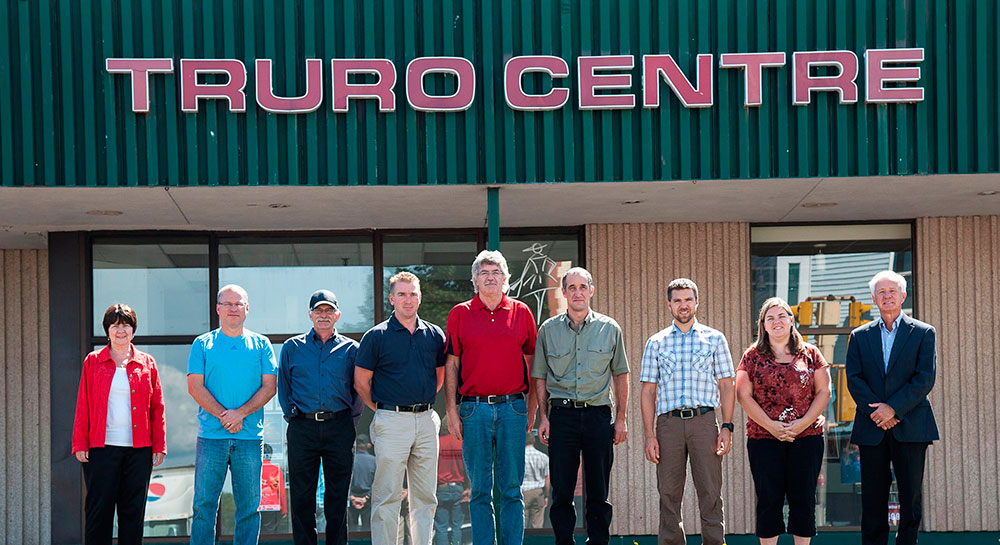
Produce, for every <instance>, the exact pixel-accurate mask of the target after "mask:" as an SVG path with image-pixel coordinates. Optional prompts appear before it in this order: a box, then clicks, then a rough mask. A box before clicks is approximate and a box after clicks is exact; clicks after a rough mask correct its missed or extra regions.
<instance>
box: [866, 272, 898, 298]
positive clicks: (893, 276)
mask: <svg viewBox="0 0 1000 545" xmlns="http://www.w3.org/2000/svg"><path fill="white" fill-rule="evenodd" d="M883 280H889V281H891V282H893V283H894V284H896V286H897V287H898V288H899V291H901V292H903V293H906V278H903V275H901V274H899V273H897V272H893V271H882V272H879V273H876V274H875V276H873V277H872V279H871V281H869V282H868V291H870V292H871V294H872V299H874V298H875V284H878V283H879V282H881V281H883Z"/></svg>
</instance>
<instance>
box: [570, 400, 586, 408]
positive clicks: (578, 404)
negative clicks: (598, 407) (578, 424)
mask: <svg viewBox="0 0 1000 545" xmlns="http://www.w3.org/2000/svg"><path fill="white" fill-rule="evenodd" d="M570 403H572V404H573V408H574V409H586V408H587V404H586V403H584V402H583V401H576V400H574V401H570Z"/></svg>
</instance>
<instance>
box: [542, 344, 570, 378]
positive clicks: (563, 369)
mask: <svg viewBox="0 0 1000 545" xmlns="http://www.w3.org/2000/svg"><path fill="white" fill-rule="evenodd" d="M572 361H573V351H572V350H567V351H566V352H559V351H548V352H546V353H545V362H546V363H548V365H549V370H551V371H552V374H553V375H554V376H556V377H563V376H565V375H566V373H568V372H569V370H570V364H571V363H572Z"/></svg>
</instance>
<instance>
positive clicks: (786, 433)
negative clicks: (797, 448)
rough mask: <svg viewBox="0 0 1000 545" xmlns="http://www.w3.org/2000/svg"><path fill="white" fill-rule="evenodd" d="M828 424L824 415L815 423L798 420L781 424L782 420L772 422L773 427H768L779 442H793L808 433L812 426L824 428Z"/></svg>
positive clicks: (802, 419)
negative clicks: (803, 433)
mask: <svg viewBox="0 0 1000 545" xmlns="http://www.w3.org/2000/svg"><path fill="white" fill-rule="evenodd" d="M824 424H826V417H825V416H823V415H822V414H821V415H819V418H817V419H816V421H815V422H809V421H807V420H805V419H804V418H796V419H795V420H792V421H791V422H781V421H780V420H772V421H771V425H770V426H769V427H768V430H767V431H768V432H770V433H771V435H773V436H774V437H775V439H778V440H779V441H786V442H789V443H790V442H792V441H794V440H795V438H796V437H798V436H799V435H801V434H802V432H804V431H806V430H807V429H808V428H809V427H810V425H811V426H812V427H815V428H822V427H823V425H824Z"/></svg>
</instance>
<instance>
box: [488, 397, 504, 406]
mask: <svg viewBox="0 0 1000 545" xmlns="http://www.w3.org/2000/svg"><path fill="white" fill-rule="evenodd" d="M503 397H504V396H486V404H487V405H496V404H497V403H501V402H503Z"/></svg>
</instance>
